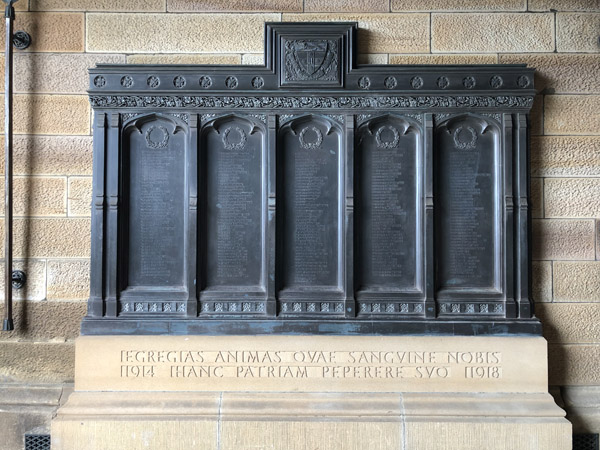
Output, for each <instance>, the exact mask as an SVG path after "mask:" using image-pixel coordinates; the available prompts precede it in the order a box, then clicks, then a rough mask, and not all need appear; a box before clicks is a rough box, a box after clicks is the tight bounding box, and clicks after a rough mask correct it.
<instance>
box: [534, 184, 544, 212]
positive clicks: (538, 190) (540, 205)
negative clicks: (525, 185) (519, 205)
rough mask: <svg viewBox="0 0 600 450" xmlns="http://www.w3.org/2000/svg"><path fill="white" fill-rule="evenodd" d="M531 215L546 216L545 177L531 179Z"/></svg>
mask: <svg viewBox="0 0 600 450" xmlns="http://www.w3.org/2000/svg"><path fill="white" fill-rule="evenodd" d="M531 217H533V218H534V219H539V218H542V217H544V179H543V178H532V179H531Z"/></svg>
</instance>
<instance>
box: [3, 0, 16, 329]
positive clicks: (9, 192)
mask: <svg viewBox="0 0 600 450" xmlns="http://www.w3.org/2000/svg"><path fill="white" fill-rule="evenodd" d="M16 1H17V0H8V1H7V0H4V2H5V3H6V8H5V10H4V17H5V20H6V52H5V54H4V56H5V59H4V61H5V63H4V64H5V68H4V138H5V139H4V142H5V145H4V156H5V165H4V322H3V324H2V330H3V331H12V330H14V329H15V325H14V322H13V302H12V249H13V236H12V229H13V214H12V209H13V208H12V207H13V189H12V178H13V161H12V158H13V155H12V150H13V148H12V146H13V133H12V131H13V130H12V109H13V97H12V93H13V86H12V82H13V76H12V75H13V55H12V52H13V49H12V45H13V44H12V41H13V21H14V18H15V9H14V8H13V3H15V2H16Z"/></svg>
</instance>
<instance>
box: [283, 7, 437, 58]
mask: <svg viewBox="0 0 600 450" xmlns="http://www.w3.org/2000/svg"><path fill="white" fill-rule="evenodd" d="M283 20H284V21H286V22H314V21H321V22H330V21H345V22H352V21H357V22H358V26H359V27H360V29H359V31H358V34H359V36H358V42H359V43H360V44H359V48H358V51H359V52H360V53H392V52H393V53H427V52H429V14H283Z"/></svg>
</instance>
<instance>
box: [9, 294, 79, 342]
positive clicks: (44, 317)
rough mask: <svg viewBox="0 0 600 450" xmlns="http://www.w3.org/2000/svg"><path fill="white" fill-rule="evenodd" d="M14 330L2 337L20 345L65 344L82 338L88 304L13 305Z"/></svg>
mask: <svg viewBox="0 0 600 450" xmlns="http://www.w3.org/2000/svg"><path fill="white" fill-rule="evenodd" d="M13 312H14V321H15V330H14V331H11V332H9V333H3V334H2V337H3V338H6V339H11V340H12V339H17V340H19V341H24V340H26V341H35V340H66V339H74V338H76V337H77V336H79V324H80V323H81V319H82V317H83V316H84V315H85V312H86V304H85V302H58V301H53V302H48V301H46V302H27V301H18V302H15V303H14V309H13Z"/></svg>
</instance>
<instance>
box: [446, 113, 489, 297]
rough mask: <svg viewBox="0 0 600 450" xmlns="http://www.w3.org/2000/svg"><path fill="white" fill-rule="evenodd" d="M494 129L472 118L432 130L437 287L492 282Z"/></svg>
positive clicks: (467, 286) (484, 284) (480, 286)
mask: <svg viewBox="0 0 600 450" xmlns="http://www.w3.org/2000/svg"><path fill="white" fill-rule="evenodd" d="M497 136H498V134H497V131H495V129H494V128H492V127H491V126H488V124H487V122H485V121H484V120H480V119H477V118H473V117H467V118H462V119H461V118H458V119H454V120H452V119H451V120H450V121H448V122H446V123H445V125H442V126H441V127H440V128H438V130H437V131H436V148H437V158H436V161H435V164H436V166H435V167H436V170H435V173H436V175H435V186H436V187H435V214H436V221H435V225H436V258H437V277H436V279H437V284H438V287H439V288H493V287H495V285H496V279H495V277H496V275H495V274H496V264H495V263H496V257H497V245H496V243H495V241H494V239H495V236H496V231H497V224H498V215H497V198H498V191H497V186H496V181H497V178H496V177H497V176H496V173H495V170H494V166H495V164H497V163H495V160H496V159H497V158H498V156H497V154H498V145H499V144H498V141H497Z"/></svg>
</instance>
